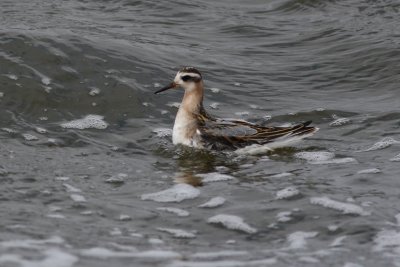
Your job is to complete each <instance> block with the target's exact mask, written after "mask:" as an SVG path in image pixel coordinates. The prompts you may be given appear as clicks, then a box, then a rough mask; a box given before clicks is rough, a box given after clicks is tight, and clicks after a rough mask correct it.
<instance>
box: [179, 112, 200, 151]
mask: <svg viewBox="0 0 400 267" xmlns="http://www.w3.org/2000/svg"><path fill="white" fill-rule="evenodd" d="M193 127H196V121H195V120H194V119H192V118H190V117H189V116H187V114H185V113H184V112H183V111H182V110H181V109H179V111H178V114H177V115H176V118H175V123H174V129H173V132H172V142H173V143H174V144H175V145H177V144H183V145H186V146H190V147H196V148H201V147H203V146H202V144H201V136H200V131H199V130H198V129H195V131H193ZM193 132H194V134H193V135H192V136H190V134H189V133H193Z"/></svg>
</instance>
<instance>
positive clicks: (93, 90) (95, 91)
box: [89, 87, 100, 96]
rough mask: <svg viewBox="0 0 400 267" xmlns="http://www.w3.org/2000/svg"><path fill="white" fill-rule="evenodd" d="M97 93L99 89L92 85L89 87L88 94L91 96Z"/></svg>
mask: <svg viewBox="0 0 400 267" xmlns="http://www.w3.org/2000/svg"><path fill="white" fill-rule="evenodd" d="M98 94H100V89H99V88H96V87H92V88H91V89H90V92H89V95H91V96H96V95H98Z"/></svg>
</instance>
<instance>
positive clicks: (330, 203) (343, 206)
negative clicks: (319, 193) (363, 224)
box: [310, 197, 370, 215]
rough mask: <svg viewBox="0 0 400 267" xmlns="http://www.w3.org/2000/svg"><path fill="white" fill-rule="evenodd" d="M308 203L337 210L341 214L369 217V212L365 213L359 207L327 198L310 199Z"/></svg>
mask: <svg viewBox="0 0 400 267" xmlns="http://www.w3.org/2000/svg"><path fill="white" fill-rule="evenodd" d="M310 203H311V204H314V205H319V206H323V207H326V208H329V209H334V210H338V211H341V212H342V213H343V214H354V215H370V212H367V211H365V210H364V209H363V208H362V207H360V206H357V205H355V204H351V203H344V202H339V201H336V200H333V199H330V198H328V197H312V198H310Z"/></svg>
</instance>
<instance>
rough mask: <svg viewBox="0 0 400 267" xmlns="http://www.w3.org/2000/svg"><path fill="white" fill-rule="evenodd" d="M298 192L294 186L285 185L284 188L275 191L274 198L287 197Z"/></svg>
mask: <svg viewBox="0 0 400 267" xmlns="http://www.w3.org/2000/svg"><path fill="white" fill-rule="evenodd" d="M299 194H300V191H299V190H298V189H297V188H296V187H294V186H291V187H286V188H284V189H282V190H279V191H278V192H276V195H275V199H288V198H292V197H295V196H298V195H299Z"/></svg>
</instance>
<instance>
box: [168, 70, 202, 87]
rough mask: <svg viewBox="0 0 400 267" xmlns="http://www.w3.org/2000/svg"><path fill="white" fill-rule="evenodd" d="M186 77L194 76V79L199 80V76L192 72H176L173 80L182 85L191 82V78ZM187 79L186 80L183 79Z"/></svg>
mask: <svg viewBox="0 0 400 267" xmlns="http://www.w3.org/2000/svg"><path fill="white" fill-rule="evenodd" d="M187 77H191V78H194V79H195V80H201V76H200V75H199V74H197V73H193V72H180V71H179V72H178V73H177V74H176V76H175V79H174V82H175V83H176V84H179V85H183V84H184V83H186V82H192V80H191V79H189V80H187ZM185 80H187V81H185Z"/></svg>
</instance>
